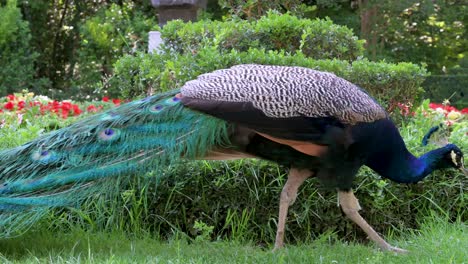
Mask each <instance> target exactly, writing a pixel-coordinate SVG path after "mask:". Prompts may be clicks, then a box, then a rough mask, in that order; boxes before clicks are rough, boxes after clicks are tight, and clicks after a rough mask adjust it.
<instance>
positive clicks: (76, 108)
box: [72, 104, 83, 116]
mask: <svg viewBox="0 0 468 264" xmlns="http://www.w3.org/2000/svg"><path fill="white" fill-rule="evenodd" d="M72 109H73V115H74V116H77V115H80V114H81V113H82V112H83V111H81V109H80V107H79V106H78V105H76V104H74V105H72Z"/></svg>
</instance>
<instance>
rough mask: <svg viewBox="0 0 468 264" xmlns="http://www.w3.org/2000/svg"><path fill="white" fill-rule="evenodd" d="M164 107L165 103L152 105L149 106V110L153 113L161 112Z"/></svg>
mask: <svg viewBox="0 0 468 264" xmlns="http://www.w3.org/2000/svg"><path fill="white" fill-rule="evenodd" d="M163 109H164V106H163V105H160V104H157V105H152V106H150V107H149V108H148V111H150V112H151V113H153V114H157V113H160V112H161V111H162V110H163Z"/></svg>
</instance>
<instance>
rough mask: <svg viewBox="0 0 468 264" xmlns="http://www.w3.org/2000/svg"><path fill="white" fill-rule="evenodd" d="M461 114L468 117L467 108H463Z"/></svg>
mask: <svg viewBox="0 0 468 264" xmlns="http://www.w3.org/2000/svg"><path fill="white" fill-rule="evenodd" d="M461 112H462V114H467V115H468V107H467V108H463V109H462V110H461Z"/></svg>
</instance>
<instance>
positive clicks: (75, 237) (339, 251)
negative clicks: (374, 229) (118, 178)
mask: <svg viewBox="0 0 468 264" xmlns="http://www.w3.org/2000/svg"><path fill="white" fill-rule="evenodd" d="M466 232H467V226H466V224H464V223H461V222H456V223H448V222H447V221H445V220H443V219H431V220H428V221H426V222H425V223H424V224H423V225H422V227H421V229H420V230H417V231H416V230H415V231H412V232H408V233H407V234H406V235H401V236H398V237H397V236H391V235H387V237H389V240H390V242H391V243H392V244H394V245H396V246H399V247H402V248H405V249H408V250H410V253H408V254H405V255H397V254H395V253H391V252H381V251H379V250H378V249H377V248H376V247H375V246H374V245H372V244H367V245H366V244H362V243H348V242H346V241H340V238H338V237H337V236H335V235H333V234H324V235H322V236H321V237H319V238H317V239H316V240H315V241H313V242H310V243H305V244H301V245H288V246H287V247H286V248H285V249H283V250H279V251H276V252H272V251H271V245H268V246H259V245H255V244H254V243H248V242H247V243H243V242H239V241H216V242H208V241H188V240H187V239H185V238H183V236H181V235H175V236H174V239H171V240H170V241H164V242H162V241H160V240H157V239H153V238H150V236H143V237H139V238H135V237H128V236H125V235H124V234H122V233H113V234H110V233H91V232H85V231H82V230H75V231H72V232H69V233H57V232H54V233H52V232H50V231H43V232H31V233H28V234H26V235H24V236H21V237H17V238H12V239H6V240H2V241H0V259H1V261H2V262H3V263H45V262H47V263H467V262H468V251H467V250H466V249H467V248H468V236H467V235H466ZM181 237H182V238H181Z"/></svg>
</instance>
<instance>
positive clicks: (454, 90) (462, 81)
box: [422, 74, 468, 108]
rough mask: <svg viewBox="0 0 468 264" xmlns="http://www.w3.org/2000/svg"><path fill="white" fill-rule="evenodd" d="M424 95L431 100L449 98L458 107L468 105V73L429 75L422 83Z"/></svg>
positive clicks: (438, 100)
mask: <svg viewBox="0 0 468 264" xmlns="http://www.w3.org/2000/svg"><path fill="white" fill-rule="evenodd" d="M422 85H423V87H424V90H425V91H426V93H425V96H426V97H428V98H430V99H431V100H433V101H437V102H443V101H444V100H446V99H449V100H450V104H452V105H454V106H457V107H459V108H464V107H468V99H467V97H468V89H467V87H468V75H467V74H465V75H462V74H459V75H431V76H429V77H427V79H426V80H425V81H424V83H423V84H422Z"/></svg>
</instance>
